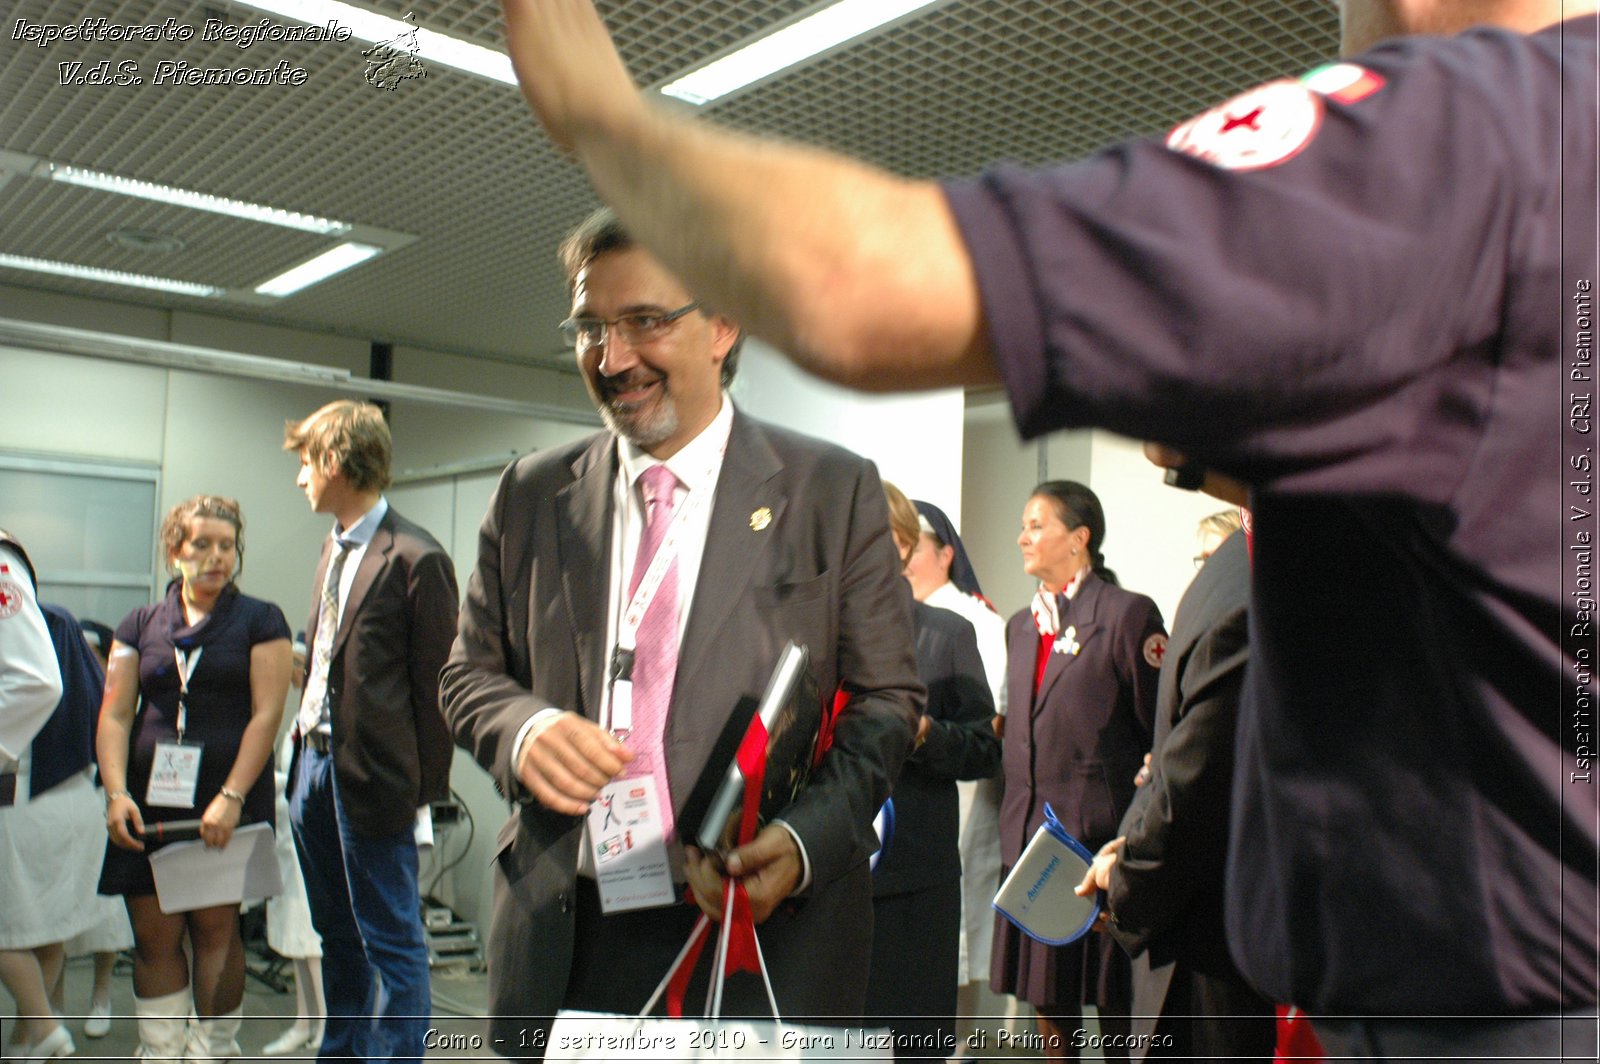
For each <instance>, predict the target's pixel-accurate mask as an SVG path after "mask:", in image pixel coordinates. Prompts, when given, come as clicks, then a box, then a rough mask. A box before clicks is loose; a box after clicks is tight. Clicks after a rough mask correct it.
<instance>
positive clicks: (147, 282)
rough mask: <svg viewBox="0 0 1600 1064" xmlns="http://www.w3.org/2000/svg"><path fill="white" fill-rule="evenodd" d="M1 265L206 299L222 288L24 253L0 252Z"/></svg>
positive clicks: (216, 293)
mask: <svg viewBox="0 0 1600 1064" xmlns="http://www.w3.org/2000/svg"><path fill="white" fill-rule="evenodd" d="M0 267H3V268H5V269H8V270H27V271H29V272H31V273H50V274H55V275H56V276H57V277H73V278H76V279H78V280H80V281H100V282H102V283H104V284H122V285H129V286H130V287H133V288H149V289H153V290H154V291H157V292H172V293H174V294H176V295H180V296H200V297H202V298H209V297H213V296H220V295H222V292H223V290H222V289H221V288H215V287H213V286H211V285H208V284H195V283H194V282H193V281H175V280H172V279H171V278H169V277H150V276H147V275H145V274H142V273H124V272H123V271H121V270H102V269H100V268H99V267H96V266H79V265H77V264H76V263H71V262H53V261H51V260H49V259H33V258H28V257H27V256H25V255H5V254H0Z"/></svg>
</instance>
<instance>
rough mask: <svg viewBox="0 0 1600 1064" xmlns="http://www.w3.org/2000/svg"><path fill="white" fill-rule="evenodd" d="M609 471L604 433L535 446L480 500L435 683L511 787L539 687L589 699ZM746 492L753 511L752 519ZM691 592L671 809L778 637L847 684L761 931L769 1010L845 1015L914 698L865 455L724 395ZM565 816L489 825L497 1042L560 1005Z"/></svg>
mask: <svg viewBox="0 0 1600 1064" xmlns="http://www.w3.org/2000/svg"><path fill="white" fill-rule="evenodd" d="M616 469H617V444H616V439H615V437H613V436H612V435H611V434H609V433H601V434H599V435H597V436H594V437H591V438H589V439H587V440H583V441H580V442H578V443H576V444H573V445H571V446H569V447H567V448H564V449H556V450H551V451H548V452H544V453H540V454H537V455H530V456H528V457H526V458H523V459H521V460H519V461H517V462H516V463H514V464H513V465H512V466H511V467H510V468H508V469H507V470H506V471H505V474H504V475H503V476H502V477H501V480H500V485H499V488H498V489H497V490H496V492H495V495H494V498H493V499H492V500H491V502H490V504H489V510H488V513H487V514H486V515H485V517H484V522H483V528H482V531H481V533H480V535H479V553H478V564H477V568H476V570H475V571H474V572H473V574H472V578H471V580H470V581H469V582H468V584H467V596H466V600H465V602H464V604H463V607H462V613H461V631H460V635H459V637H458V638H457V639H456V644H455V647H454V648H453V649H452V651H451V654H450V661H449V663H448V664H447V665H446V666H445V670H444V676H443V681H442V685H443V692H442V693H443V700H444V708H445V714H446V716H447V717H448V719H449V721H450V724H451V727H452V728H453V729H454V731H455V735H456V739H457V742H459V743H460V744H461V745H462V746H464V747H466V748H467V749H468V750H469V751H471V753H472V754H473V756H474V757H475V758H476V759H477V760H478V763H479V764H481V765H483V766H484V768H485V769H487V770H488V772H489V774H490V775H491V776H492V777H493V778H494V780H495V783H496V785H497V786H498V787H499V788H500V790H501V792H502V793H503V794H505V795H507V796H520V795H521V794H522V788H521V786H520V785H519V784H518V782H517V780H516V776H515V766H514V765H513V764H512V761H511V754H512V745H513V743H514V741H515V737H516V733H517V731H518V729H519V728H520V727H521V726H522V724H523V723H524V722H525V721H527V720H528V719H529V718H530V717H531V716H532V715H533V714H535V713H537V712H538V711H539V710H541V709H545V708H547V707H552V706H553V707H557V708H561V709H568V710H573V711H575V712H579V713H583V714H585V715H586V716H588V717H590V718H591V719H597V716H598V712H599V708H600V702H601V695H602V691H603V683H604V679H605V663H606V657H607V654H608V652H609V648H608V647H606V646H605V645H604V641H605V631H606V615H605V614H606V608H607V603H608V601H609V592H608V587H607V579H608V577H607V574H608V573H609V571H610V558H611V543H610V539H611V508H612V507H611V500H612V483H613V479H614V477H615V475H616ZM762 508H765V509H767V510H770V512H771V519H770V521H769V522H767V523H765V524H762V523H761V522H759V521H754V520H752V517H753V515H754V514H756V513H757V511H759V510H761V509H762ZM758 525H760V527H757V526H758ZM690 611H691V612H690V614H689V620H688V625H687V628H686V630H685V632H684V637H683V638H684V642H683V647H682V649H681V652H680V654H679V669H678V676H677V682H676V686H675V689H674V695H673V710H672V715H671V717H670V719H669V721H668V724H667V732H666V736H665V743H666V748H667V750H666V753H667V771H668V778H669V780H670V781H672V784H673V785H672V791H673V799H674V805H675V807H676V808H677V810H678V811H679V812H680V813H681V811H682V804H683V800H684V798H685V794H684V792H685V791H687V790H689V787H686V786H681V785H680V781H689V782H690V783H692V782H693V781H695V780H697V779H698V778H699V776H700V774H701V772H702V771H703V770H704V769H705V767H706V762H707V760H708V758H709V756H710V753H711V746H712V744H713V743H714V742H715V740H716V738H717V736H718V734H719V732H720V731H721V729H722V727H723V725H724V724H725V723H726V721H727V718H728V715H729V713H730V712H731V710H732V708H733V707H734V705H735V704H736V703H737V702H738V701H739V700H740V699H741V698H758V697H759V696H760V694H761V692H762V690H763V689H764V688H765V685H766V681H767V676H768V673H769V672H770V670H771V668H772V664H773V662H774V661H775V660H776V659H777V655H778V652H779V651H780V650H781V649H782V647H783V645H784V642H785V641H786V640H789V639H793V640H795V641H797V642H802V643H805V644H807V645H808V646H809V648H810V650H811V668H812V672H813V675H814V677H815V678H816V681H817V684H818V687H819V689H820V690H822V691H824V692H831V691H833V690H835V689H836V688H837V687H838V686H839V685H840V684H841V683H843V684H844V685H846V686H847V687H848V688H849V689H850V690H852V691H853V692H855V696H854V697H853V698H852V699H851V701H850V703H849V705H848V706H847V707H846V708H845V709H844V710H843V711H842V712H841V713H840V716H839V719H838V722H837V727H836V730H835V732H834V741H833V747H832V749H831V751H830V752H829V753H828V755H827V757H826V758H824V760H823V762H822V764H821V766H820V767H819V769H818V770H817V772H816V773H815V774H814V775H813V777H812V781H811V783H810V785H809V786H808V787H807V788H806V790H805V791H804V792H802V794H801V795H800V796H799V798H798V799H797V800H796V801H795V803H794V804H793V805H792V806H790V807H789V809H787V810H786V811H785V812H784V813H783V819H784V820H785V821H786V822H787V823H788V824H789V825H790V826H791V827H792V828H794V830H795V831H796V833H797V834H798V835H799V836H800V838H801V839H802V840H803V842H804V844H805V847H806V852H807V854H808V856H809V858H810V861H811V870H812V877H813V882H812V885H811V887H810V889H809V890H808V891H807V892H806V896H805V897H804V898H803V899H800V900H799V901H798V904H795V905H790V906H785V907H783V908H780V910H779V911H778V912H777V913H775V914H774V915H773V917H772V918H770V919H769V920H768V921H767V923H766V924H764V925H763V926H762V929H761V935H762V947H763V950H764V951H765V952H766V956H767V960H768V964H769V966H770V967H771V969H772V977H773V982H774V985H775V988H776V990H777V995H778V1001H779V1004H780V1006H782V1007H783V1009H784V1011H785V1013H788V1014H805V1013H810V1014H836V1015H841V1016H848V1015H851V1014H852V1013H853V1014H856V1015H859V1013H860V1010H861V1006H862V999H863V997H864V994H865V978H866V977H865V970H866V965H865V964H863V963H862V962H861V959H860V958H861V957H862V956H865V954H866V950H867V949H868V948H870V942H871V905H872V902H871V887H870V881H869V876H868V873H867V858H868V856H869V855H870V854H871V852H872V851H873V849H874V848H875V847H876V845H877V840H876V837H875V836H874V834H873V831H872V818H873V816H874V815H875V814H876V813H877V810H878V807H879V806H880V805H882V803H883V800H884V799H885V797H887V796H888V794H889V789H890V786H891V784H892V783H893V782H894V779H895V777H896V776H897V775H898V773H899V770H900V764H901V761H902V760H903V759H904V758H905V756H906V753H907V751H908V750H909V749H910V746H911V740H912V738H913V736H914V734H915V725H916V720H917V716H918V714H919V712H920V710H921V707H922V698H923V694H922V688H921V685H920V684H919V683H918V681H917V668H916V660H915V657H914V651H913V640H912V633H911V611H910V598H909V596H907V595H906V593H905V582H904V580H903V578H902V577H901V575H900V562H899V558H898V556H897V554H896V552H895V549H894V545H893V542H892V540H891V538H890V535H889V529H888V514H887V510H886V508H885V505H884V500H883V489H882V486H881V483H880V481H879V479H878V475H877V472H876V470H875V469H874V468H873V466H872V464H871V463H870V462H868V461H866V460H865V459H863V458H861V457H859V456H858V455H855V454H852V453H850V452H848V451H845V450H843V449H841V448H838V447H835V446H831V445H829V444H824V443H821V442H819V441H816V440H813V439H809V438H807V437H804V436H800V435H798V434H794V433H790V432H787V431H784V430H781V429H777V428H774V427H771V426H767V425H762V424H760V423H758V422H755V421H753V420H751V419H750V418H748V417H745V416H744V415H742V414H739V413H737V412H736V413H735V415H734V420H733V428H732V435H731V437H730V439H729V442H728V451H727V457H726V458H725V460H724V462H723V467H722V473H721V476H720V478H719V480H718V482H717V493H716V499H715V501H714V504H713V508H712V514H711V523H710V528H709V531H708V534H707V538H706V547H705V555H704V559H703V562H702V565H701V569H700V574H699V579H698V583H697V585H696V589H695V597H694V600H693V602H692V604H691V606H690ZM581 826H582V821H581V820H580V819H579V818H577V817H570V816H565V815H561V814H557V813H553V812H550V811H549V810H546V809H545V808H543V807H542V806H539V805H537V804H536V803H532V802H524V803H523V804H521V805H519V806H518V807H517V808H516V810H515V811H514V812H513V814H512V816H511V818H510V820H509V821H508V822H507V823H506V825H505V826H504V828H502V829H501V832H500V836H499V852H498V855H497V859H496V863H495V903H494V927H493V932H492V933H491V935H490V938H489V984H490V999H491V1002H490V1010H489V1011H490V1013H491V1014H492V1015H496V1016H501V1017H508V1018H507V1019H505V1020H503V1021H501V1020H495V1021H492V1023H491V1035H492V1036H495V1037H503V1038H507V1039H513V1040H514V1039H515V1038H516V1037H517V1032H518V1028H519V1024H518V1023H517V1022H516V1020H515V1017H517V1016H552V1015H554V1014H555V1012H556V1010H557V1009H558V1008H559V1007H560V1004H561V1002H562V999H563V997H564V995H565V992H566V985H567V978H568V974H569V971H570V968H571V958H572V949H573V890H574V885H575V879H576V876H577V864H578V847H579V844H580V838H581V834H582V832H581ZM643 1004H644V1002H643V1001H641V1002H640V1005H643ZM511 1044H513V1045H514V1044H516V1043H515V1041H513V1042H512V1043H511Z"/></svg>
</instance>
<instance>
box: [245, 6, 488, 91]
mask: <svg viewBox="0 0 1600 1064" xmlns="http://www.w3.org/2000/svg"><path fill="white" fill-rule="evenodd" d="M234 2H235V3H238V4H242V5H244V6H245V7H253V8H255V9H256V10H257V11H265V12H267V13H268V14H270V15H281V16H283V17H284V18H288V19H294V20H295V21H296V22H305V23H308V24H310V25H313V26H320V25H323V24H325V23H329V22H334V23H337V24H338V25H339V26H340V27H341V28H343V29H347V30H349V31H350V36H352V37H354V38H355V39H356V40H358V41H366V42H368V43H369V44H387V45H390V46H391V47H393V48H395V49H398V50H399V51H403V52H408V53H410V54H412V55H415V56H416V57H417V58H419V59H422V60H424V61H428V62H434V63H439V64H442V65H443V66H447V67H454V68H455V69H457V70H460V71H464V72H466V73H468V74H475V75H477V76H478V77H480V78H488V79H489V80H490V81H498V82H500V83H501V84H504V85H515V84H516V83H517V75H516V72H515V71H513V70H512V69H511V59H510V58H509V57H508V56H507V55H506V54H505V53H504V52H500V51H496V50H495V49H493V48H485V47H483V45H481V44H471V43H468V42H467V41H463V40H460V39H458V38H455V37H447V36H445V35H444V34H442V33H438V32H436V31H434V30H430V29H423V28H420V27H418V26H417V25H415V24H414V23H411V22H402V21H401V20H400V19H397V18H390V17H389V16H387V15H380V14H377V13H376V12H373V11H368V10H366V9H364V8H359V7H355V6H353V5H351V4H344V3H340V2H339V0H234ZM413 33H415V34H416V37H415V38H414V39H415V41H416V46H415V47H412V46H411V41H412V40H413V38H412V36H411V35H412V34H413Z"/></svg>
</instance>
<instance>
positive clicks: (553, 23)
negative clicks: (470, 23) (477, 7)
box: [501, 0, 645, 151]
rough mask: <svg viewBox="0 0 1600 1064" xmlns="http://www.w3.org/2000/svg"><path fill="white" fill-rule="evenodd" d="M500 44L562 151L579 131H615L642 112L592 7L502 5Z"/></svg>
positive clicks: (553, 0)
mask: <svg viewBox="0 0 1600 1064" xmlns="http://www.w3.org/2000/svg"><path fill="white" fill-rule="evenodd" d="M501 6H502V8H503V9H504V11H505V16H506V43H507V46H508V47H509V49H510V52H511V63H512V65H513V66H514V67H516V70H517V81H518V82H519V83H520V84H521V86H522V95H523V97H524V98H525V99H526V100H527V101H528V105H529V106H530V107H532V108H533V113H534V114H535V115H536V116H537V117H538V119H539V122H540V123H541V124H542V125H543V126H544V128H545V131H546V132H548V133H549V134H550V139H551V140H553V141H555V142H556V145H557V146H558V147H560V148H563V149H565V150H567V151H572V150H573V148H574V147H575V146H576V142H577V140H578V139H579V135H580V134H581V133H582V131H583V130H585V129H606V128H615V127H616V126H618V125H622V124H626V123H628V122H630V121H632V120H633V119H634V118H635V117H637V116H638V115H640V114H641V113H643V111H644V107H645V104H644V99H643V97H641V96H640V94H639V90H638V89H637V88H636V87H635V86H634V83H633V78H632V77H630V76H629V74H628V70H627V67H625V66H623V64H622V57H621V56H620V55H618V54H617V49H616V46H615V45H614V44H612V43H611V34H610V33H609V32H608V31H607V30H606V27H605V23H603V22H601V21H600V16H599V14H598V13H596V11H595V9H594V3H593V2H592V0H502V3H501Z"/></svg>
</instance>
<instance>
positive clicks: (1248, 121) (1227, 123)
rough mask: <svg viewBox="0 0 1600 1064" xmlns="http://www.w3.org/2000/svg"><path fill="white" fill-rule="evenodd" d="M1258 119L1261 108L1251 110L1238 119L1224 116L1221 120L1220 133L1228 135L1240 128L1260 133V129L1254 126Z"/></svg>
mask: <svg viewBox="0 0 1600 1064" xmlns="http://www.w3.org/2000/svg"><path fill="white" fill-rule="evenodd" d="M1260 117H1261V108H1259V107H1256V108H1252V109H1251V110H1250V111H1248V112H1246V113H1245V114H1243V115H1240V116H1239V117H1238V118H1235V117H1234V116H1233V115H1226V116H1224V118H1223V120H1222V132H1224V133H1229V132H1232V131H1233V130H1235V129H1239V128H1241V127H1242V128H1244V129H1253V130H1255V131H1256V132H1257V133H1259V132H1261V127H1260V126H1258V125H1257V124H1256V119H1258V118H1260Z"/></svg>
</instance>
